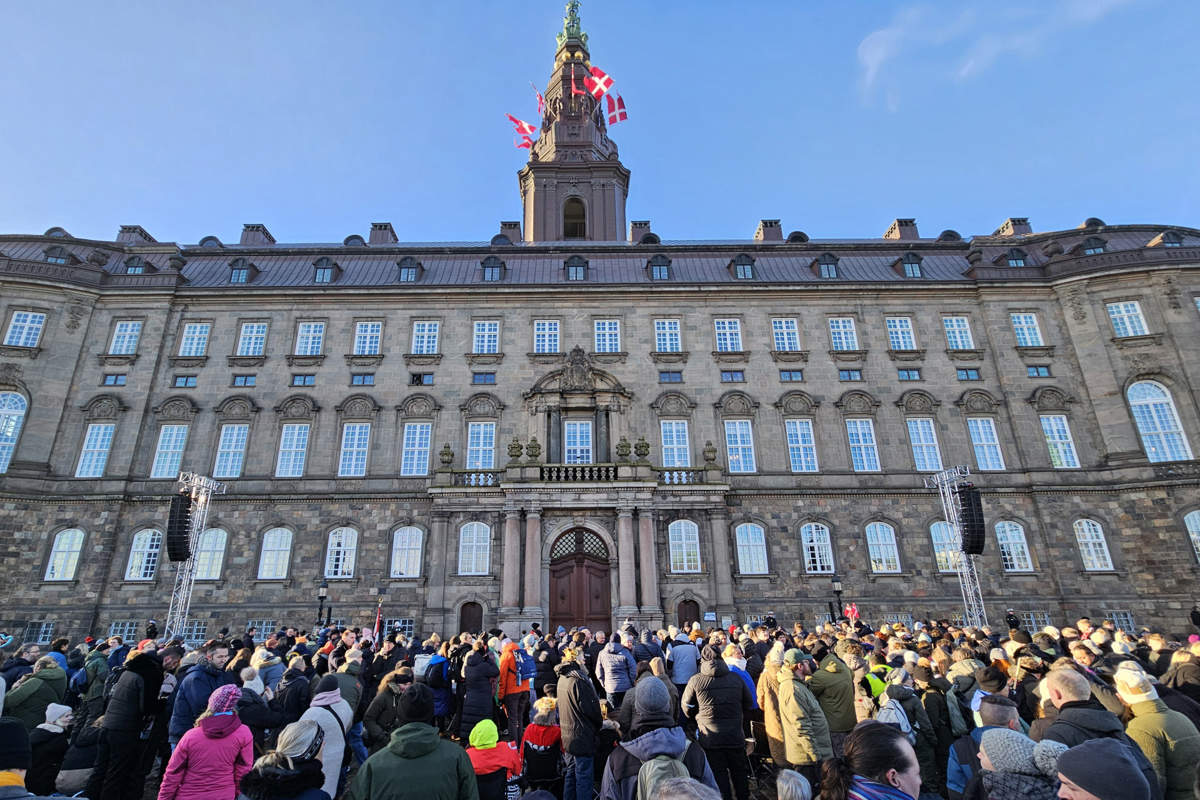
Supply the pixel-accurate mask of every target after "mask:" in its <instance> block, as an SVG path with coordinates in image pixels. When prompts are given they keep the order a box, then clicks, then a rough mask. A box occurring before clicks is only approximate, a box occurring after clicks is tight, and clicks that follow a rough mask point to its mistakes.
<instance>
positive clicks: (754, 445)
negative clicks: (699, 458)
mask: <svg viewBox="0 0 1200 800" xmlns="http://www.w3.org/2000/svg"><path fill="white" fill-rule="evenodd" d="M758 408H759V402H758V401H757V400H755V399H754V398H753V397H751V396H750V395H748V394H746V392H744V391H741V390H740V389H732V390H730V391H728V392H725V393H724V394H722V395H721V397H720V398H719V399H718V400H717V402H715V403H713V411H714V413H715V416H716V421H717V428H718V430H719V431H720V436H721V447H722V451H723V452H724V453H725V459H726V463H725V471H726V473H727V474H730V475H758V474H761V473H762V471H763V468H762V465H761V463H760V458H759V456H760V454H761V453H763V449H762V448H761V447H760V442H759V437H760V436H761V432H760V431H759V428H760V426H759V425H758ZM739 420H745V421H747V422H749V423H750V447H751V449H752V451H753V455H754V469H753V470H749V471H743V472H730V471H729V463H728V460H729V441H728V440H727V438H726V435H725V423H726V422H733V421H739Z"/></svg>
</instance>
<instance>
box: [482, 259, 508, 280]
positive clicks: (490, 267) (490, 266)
mask: <svg viewBox="0 0 1200 800" xmlns="http://www.w3.org/2000/svg"><path fill="white" fill-rule="evenodd" d="M479 266H480V269H481V270H482V275H481V277H482V278H483V280H485V281H489V282H490V281H498V280H500V279H501V278H502V277H504V262H503V261H501V260H500V259H498V258H496V257H495V256H488V257H487V258H485V259H484V260H483V261H481V262H479Z"/></svg>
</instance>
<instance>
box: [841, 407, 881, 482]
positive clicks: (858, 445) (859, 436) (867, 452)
mask: <svg viewBox="0 0 1200 800" xmlns="http://www.w3.org/2000/svg"><path fill="white" fill-rule="evenodd" d="M846 437H847V438H848V439H849V441H850V464H851V466H853V467H854V471H855V472H878V471H879V450H878V449H877V448H876V446H875V423H873V422H872V421H871V420H869V419H848V420H846Z"/></svg>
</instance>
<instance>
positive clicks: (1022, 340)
mask: <svg viewBox="0 0 1200 800" xmlns="http://www.w3.org/2000/svg"><path fill="white" fill-rule="evenodd" d="M1008 316H1009V319H1011V320H1012V328H1013V334H1014V335H1015V336H1016V337H1017V346H1018V347H1041V346H1042V345H1043V344H1045V343H1044V342H1043V341H1042V329H1041V328H1040V327H1038V320H1037V314H1030V313H1027V312H1020V313H1013V314H1009V315H1008Z"/></svg>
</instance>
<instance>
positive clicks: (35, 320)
mask: <svg viewBox="0 0 1200 800" xmlns="http://www.w3.org/2000/svg"><path fill="white" fill-rule="evenodd" d="M45 326H46V315H45V314H37V313H35V312H33V311H14V312H13V315H12V319H11V320H9V323H8V331H7V332H5V334H4V344H5V346H6V347H37V346H38V342H39V341H40V340H41V338H42V328H44V327H45Z"/></svg>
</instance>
